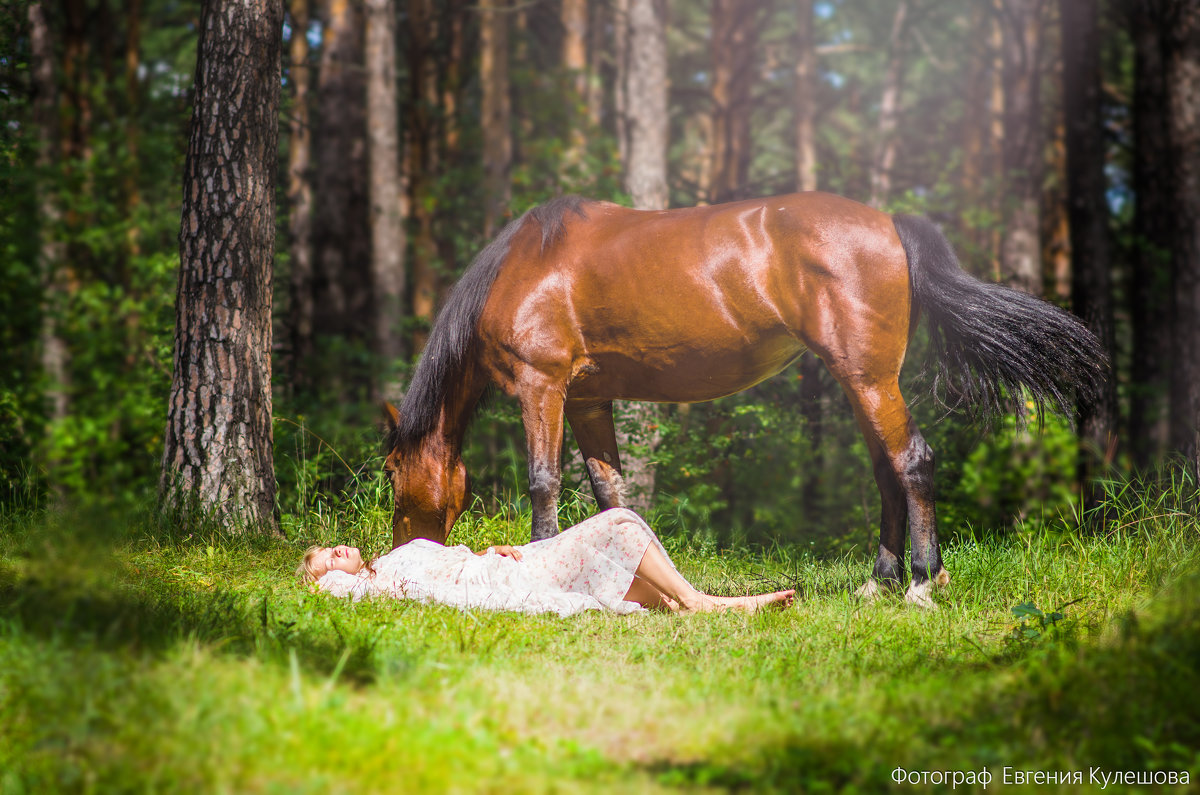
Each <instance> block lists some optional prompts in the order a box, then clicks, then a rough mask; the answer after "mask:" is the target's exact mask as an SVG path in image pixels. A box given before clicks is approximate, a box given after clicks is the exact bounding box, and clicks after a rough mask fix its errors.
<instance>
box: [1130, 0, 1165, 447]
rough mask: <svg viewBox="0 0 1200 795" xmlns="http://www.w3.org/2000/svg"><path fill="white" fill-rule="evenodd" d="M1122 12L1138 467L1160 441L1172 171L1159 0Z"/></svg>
mask: <svg viewBox="0 0 1200 795" xmlns="http://www.w3.org/2000/svg"><path fill="white" fill-rule="evenodd" d="M1126 10H1127V17H1126V22H1127V24H1128V27H1129V29H1130V30H1131V31H1132V36H1133V45H1134V95H1133V137H1134V146H1133V195H1134V201H1135V206H1134V216H1133V257H1132V263H1131V264H1132V273H1131V275H1130V290H1129V307H1130V312H1129V314H1130V319H1131V323H1132V325H1133V356H1132V357H1131V364H1130V366H1131V373H1130V382H1131V383H1130V386H1129V434H1128V437H1129V449H1130V452H1131V453H1132V455H1133V460H1134V463H1135V464H1137V465H1138V466H1139V467H1142V468H1145V467H1149V466H1150V465H1151V463H1152V462H1153V461H1155V460H1156V459H1157V458H1158V456H1159V455H1160V454H1161V453H1162V452H1163V450H1165V449H1166V445H1167V418H1168V415H1167V394H1168V388H1167V369H1168V367H1167V365H1168V361H1169V356H1170V350H1169V347H1170V345H1169V342H1168V341H1169V340H1170V335H1171V328H1170V325H1171V303H1172V297H1171V294H1170V291H1169V287H1170V281H1171V245H1172V236H1173V228H1172V223H1173V219H1174V211H1173V209H1172V201H1173V197H1172V186H1171V177H1172V176H1173V174H1172V167H1171V165H1170V151H1171V143H1170V141H1171V138H1170V130H1169V112H1168V111H1169V109H1168V106H1167V84H1166V68H1167V67H1166V63H1165V62H1164V57H1165V51H1164V48H1165V46H1166V42H1165V40H1164V38H1163V37H1164V35H1165V34H1166V26H1165V24H1164V22H1163V19H1164V17H1163V9H1162V3H1161V2H1160V1H1159V0H1148V1H1147V0H1133V2H1130V3H1128V4H1127V9H1126Z"/></svg>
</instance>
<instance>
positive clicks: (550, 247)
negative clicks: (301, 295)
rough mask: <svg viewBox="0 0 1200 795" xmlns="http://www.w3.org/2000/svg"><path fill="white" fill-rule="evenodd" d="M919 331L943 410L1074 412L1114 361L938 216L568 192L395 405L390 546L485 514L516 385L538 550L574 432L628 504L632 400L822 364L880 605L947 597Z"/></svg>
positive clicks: (488, 264) (482, 259)
mask: <svg viewBox="0 0 1200 795" xmlns="http://www.w3.org/2000/svg"><path fill="white" fill-rule="evenodd" d="M921 316H924V317H925V318H926V322H927V323H928V324H929V327H930V333H931V339H932V348H933V357H934V359H935V364H936V368H937V377H936V378H935V379H934V380H935V390H936V391H937V393H938V394H939V395H942V396H943V399H947V398H948V399H949V400H950V401H951V402H954V403H956V404H958V405H962V406H966V407H973V408H974V410H975V411H977V412H978V413H980V414H984V415H995V414H997V413H999V412H1002V411H1004V410H1005V409H1006V408H1007V407H1009V406H1010V405H1016V402H1018V401H1021V400H1023V399H1024V398H1023V396H1022V391H1021V390H1022V387H1024V388H1025V389H1027V390H1028V391H1029V393H1030V395H1031V397H1032V399H1033V400H1034V401H1036V403H1037V407H1038V409H1039V411H1040V410H1042V409H1043V408H1044V407H1045V406H1046V405H1049V406H1050V407H1051V408H1054V409H1057V410H1059V411H1061V412H1062V413H1064V414H1066V415H1067V416H1070V414H1071V413H1072V410H1073V405H1074V404H1073V396H1074V397H1076V398H1078V399H1079V400H1081V401H1083V402H1084V403H1086V402H1088V401H1092V400H1094V399H1095V398H1096V396H1097V395H1098V394H1099V390H1100V387H1101V384H1102V382H1103V378H1104V373H1105V369H1106V359H1105V354H1104V351H1103V348H1102V347H1101V345H1100V343H1099V342H1098V341H1097V339H1096V338H1095V336H1093V335H1092V334H1091V333H1090V332H1089V331H1088V329H1087V327H1086V326H1085V325H1084V324H1083V323H1082V322H1080V321H1079V320H1078V319H1076V318H1075V317H1074V316H1072V315H1071V314H1069V313H1068V312H1066V311H1064V310H1062V309H1059V308H1058V307H1055V306H1053V305H1051V304H1049V303H1046V302H1044V301H1042V300H1040V299H1038V298H1034V297H1032V296H1029V295H1027V294H1025V293H1022V292H1018V291H1016V290H1012V289H1009V288H1006V287H1003V286H1000V285H996V284H989V283H985V282H982V281H979V280H977V279H975V278H974V277H972V276H970V275H968V274H967V273H966V272H965V271H963V270H962V268H961V267H960V266H959V264H958V260H957V258H956V256H955V254H954V252H953V250H952V248H951V246H950V244H949V242H948V241H947V240H946V238H945V237H944V236H943V235H942V233H941V232H940V231H938V229H937V227H935V226H934V225H933V223H932V222H930V221H929V220H927V219H925V218H922V217H917V216H910V215H896V216H891V215H887V214H885V213H883V212H880V211H878V210H875V209H872V208H870V207H867V206H866V205H863V204H859V203H858V202H855V201H852V200H850V199H845V198H841V197H838V196H833V195H830V194H826V193H817V192H811V193H800V194H794V195H789V196H777V197H773V198H767V199H755V200H748V201H737V202H732V203H729V204H719V205H712V206H702V207H692V208H685V209H678V210H663V211H641V210H632V209H629V208H627V207H622V206H620V205H617V204H611V203H608V202H596V201H587V200H584V199H581V198H578V197H573V196H571V197H560V198H556V199H554V200H551V201H549V202H548V203H546V204H543V205H541V206H538V207H535V208H533V209H532V210H530V211H528V212H527V213H525V214H524V215H522V216H521V217H519V218H517V219H516V220H514V221H512V222H511V223H509V224H508V225H507V226H505V227H504V228H503V229H502V230H501V231H500V233H499V235H497V237H496V238H495V239H494V240H492V241H491V242H490V243H489V244H488V245H487V246H486V247H485V248H484V249H483V250H482V251H481V252H480V253H479V254H478V256H477V257H476V259H475V261H474V263H472V265H471V267H470V268H469V269H468V270H467V271H466V272H465V273H464V274H463V276H462V278H461V279H460V280H459V282H458V284H457V285H456V286H455V287H454V289H453V291H452V292H451V294H450V296H449V298H448V299H447V302H446V304H445V306H444V307H443V309H442V311H441V312H440V314H439V316H438V318H437V321H436V322H435V323H434V325H433V329H432V331H431V333H430V337H429V341H428V344H427V346H426V348H425V351H424V354H423V356H422V358H421V360H420V362H419V363H418V365H417V368H416V370H415V372H414V374H413V379H412V383H411V384H410V387H409V389H408V391H407V393H406V394H405V396H404V399H403V402H402V403H401V406H400V408H399V410H397V409H395V408H393V407H392V406H391V405H387V406H386V407H385V415H386V416H385V419H386V421H387V424H388V436H387V441H386V445H387V450H388V454H387V458H386V461H385V464H384V469H385V471H386V472H387V473H388V476H389V478H390V480H391V483H392V486H393V489H394V492H395V510H394V514H393V529H392V542H393V544H395V545H399V544H402V543H404V542H406V541H408V540H410V539H412V538H415V537H425V538H431V539H433V540H435V541H439V542H444V541H445V539H446V537H447V535H448V534H449V532H450V529H451V527H452V526H453V525H454V522H455V520H456V519H457V518H458V516H459V515H460V514H461V513H462V511H463V510H464V508H465V504H466V498H467V492H468V478H467V472H466V468H465V466H464V465H463V462H462V459H461V455H460V453H461V448H462V441H463V435H464V432H465V429H466V427H467V424H468V422H469V421H470V419H471V417H472V415H473V414H474V412H475V409H476V405H477V403H478V402H479V400H480V398H481V396H482V395H483V394H484V392H485V390H486V389H487V388H488V387H489V386H493V385H494V386H496V387H498V388H499V389H500V390H501V391H503V392H504V393H505V394H507V395H509V396H513V397H515V398H516V399H517V401H518V402H519V403H520V407H521V417H522V420H523V422H524V426H525V435H526V442H527V445H528V453H529V492H530V498H531V502H532V508H533V527H532V532H531V538H532V540H535V541H536V540H539V539H543V538H547V537H550V536H552V535H554V534H556V533H557V532H558V517H557V505H558V494H559V488H560V483H561V472H560V463H561V462H560V456H561V451H562V444H563V430H564V424H563V423H564V419H565V420H566V422H569V423H570V424H571V428H572V430H573V431H574V434H575V438H576V440H577V441H578V444H579V448H580V453H581V454H582V456H583V458H584V460H585V462H587V464H588V472H589V477H590V479H591V483H592V488H593V491H594V492H595V494H596V498H597V502H598V503H599V507H600V508H602V509H604V508H609V507H614V506H615V505H617V504H619V503H620V500H621V498H620V489H619V483H618V481H619V477H620V475H619V473H620V456H619V454H618V450H617V441H616V434H615V432H614V428H613V400H617V399H619V400H644V401H659V402H671V403H691V402H698V401H708V400H714V399H716V398H720V397H724V396H726V395H731V394H733V393H735V392H739V391H741V390H744V389H747V388H749V387H751V386H753V385H755V384H757V383H759V382H760V381H762V380H763V379H766V378H768V377H770V376H772V375H774V374H776V373H778V372H780V371H781V370H783V369H784V368H785V367H787V366H788V365H789V364H791V363H792V362H793V361H795V360H796V358H797V357H799V356H800V355H801V354H802V353H803V352H804V351H805V350H809V351H812V352H813V353H815V354H816V355H817V356H819V357H820V358H821V359H822V360H823V361H824V362H825V365H826V366H827V367H828V368H829V369H830V371H832V373H833V375H834V377H835V378H836V379H837V381H838V383H839V384H841V386H842V388H843V389H844V390H845V392H846V395H847V396H848V397H849V398H850V404H851V405H852V407H853V409H854V415H855V418H856V420H857V422H858V426H859V429H860V430H861V432H862V434H863V437H864V438H865V439H866V444H867V449H868V450H869V452H870V456H871V461H872V465H873V470H874V476H875V481H876V484H877V485H878V487H879V492H880V495H881V496H882V502H883V507H882V512H881V519H880V531H879V548H878V553H877V557H876V561H875V565H874V569H873V574H872V579H869V580H868V581H867V582H866V584H865V585H864V586H863V588H862V589H860V593H863V594H865V595H868V596H871V595H874V594H875V593H876V592H878V590H879V588H880V586H881V585H882V586H888V587H896V586H898V585H899V584H900V581H901V575H902V563H901V561H902V558H903V555H904V547H905V535H906V529H907V530H908V531H909V533H910V534H911V536H912V550H911V573H912V580H911V583H910V586H909V588H908V591H907V593H906V598H907V599H908V600H909V601H911V602H915V603H918V604H922V605H930V604H932V603H931V600H930V593H931V591H932V586H933V584H935V583H936V584H938V585H945V584H947V583H948V582H949V574H948V573H947V572H946V570H945V568H944V567H943V565H942V559H941V553H940V551H939V547H938V536H937V525H936V517H935V507H934V459H933V452H932V451H931V450H930V448H929V445H928V444H926V442H925V439H924V438H923V437H922V436H921V433H920V431H919V430H918V428H917V426H916V424H915V423H914V421H913V418H912V415H911V414H910V413H909V410H908V407H907V405H906V404H905V401H904V397H903V396H902V395H901V393H900V384H899V375H900V367H901V365H902V364H903V362H904V356H905V351H906V349H907V347H908V344H909V341H910V339H911V337H912V335H913V332H914V329H915V328H916V326H917V322H918V320H919V318H920V317H921Z"/></svg>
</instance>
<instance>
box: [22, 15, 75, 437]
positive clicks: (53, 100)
mask: <svg viewBox="0 0 1200 795" xmlns="http://www.w3.org/2000/svg"><path fill="white" fill-rule="evenodd" d="M28 14H29V37H30V50H31V53H30V54H31V56H32V64H31V68H32V69H31V70H32V77H33V88H34V100H33V118H34V124H35V125H36V127H37V136H38V155H37V170H38V216H39V235H40V237H41V245H40V247H39V248H40V259H41V263H40V267H41V272H42V284H43V289H44V291H45V295H44V304H43V307H42V328H41V349H42V371H43V372H44V373H45V376H46V391H45V395H46V404H47V407H48V409H49V417H48V419H49V420H50V421H51V422H56V421H58V420H61V419H63V418H65V417H66V416H67V413H68V411H69V409H70V403H69V399H68V395H69V392H68V375H67V373H68V368H67V362H68V356H69V354H68V352H67V344H66V341H65V340H64V339H63V338H62V336H61V334H60V333H59V324H58V316H59V315H60V314H61V312H62V305H63V302H64V300H65V292H66V291H67V289H68V286H69V283H70V278H69V275H68V274H67V273H66V271H65V268H66V262H65V259H66V250H65V247H64V246H63V244H62V243H61V242H60V241H59V235H60V230H59V228H58V227H59V225H60V224H61V223H62V211H61V210H60V208H59V206H58V202H56V201H55V199H54V195H55V192H56V191H55V186H53V185H52V184H51V182H52V180H51V177H50V174H51V170H52V168H53V166H54V164H55V163H56V162H58V158H59V150H60V147H59V136H58V130H59V127H58V124H59V119H58V113H57V112H56V107H57V104H58V85H57V83H56V82H55V77H54V64H55V58H54V45H53V43H52V41H51V33H50V25H49V23H48V21H47V19H46V9H45V7H44V5H43V4H42V3H41V2H33V3H30V5H29V11H28Z"/></svg>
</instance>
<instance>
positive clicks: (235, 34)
mask: <svg viewBox="0 0 1200 795" xmlns="http://www.w3.org/2000/svg"><path fill="white" fill-rule="evenodd" d="M282 25H283V4H282V0H224V2H217V0H209V1H208V2H205V3H204V5H203V10H202V15H201V27H200V44H199V48H198V50H197V60H196V86H195V100H194V105H193V113H192V124H191V134H190V139H189V143H188V154H187V162H186V166H185V169H184V191H183V217H182V224H181V229H180V233H179V254H180V268H179V292H178V297H177V299H176V310H175V316H176V324H175V355H174V375H173V378H172V382H171V395H170V402H169V405H168V410H167V428H166V445H165V450H164V452H163V466H162V489H163V492H164V496H165V497H166V498H167V500H168V502H173V503H174V504H176V505H177V506H179V505H186V504H190V503H191V502H192V501H194V504H195V505H196V506H198V507H199V508H200V509H201V510H203V511H204V512H205V513H209V514H212V515H215V516H217V517H219V518H220V519H221V520H223V521H228V522H231V523H232V524H233V526H235V527H238V528H243V529H268V528H274V527H275V518H274V506H275V471H274V466H273V463H272V458H271V456H272V431H271V277H272V259H273V257H274V253H275V174H276V156H277V144H278V136H279V91H280V89H279V83H280V55H281V51H282V46H283V44H282Z"/></svg>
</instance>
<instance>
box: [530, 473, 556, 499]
mask: <svg viewBox="0 0 1200 795" xmlns="http://www.w3.org/2000/svg"><path fill="white" fill-rule="evenodd" d="M561 487H562V473H561V472H559V471H558V470H557V469H553V468H551V467H548V466H545V465H543V464H531V465H530V467H529V496H530V497H532V498H533V500H534V502H537V501H539V500H546V499H552V500H556V499H558V491H559V489H560V488H561Z"/></svg>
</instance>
